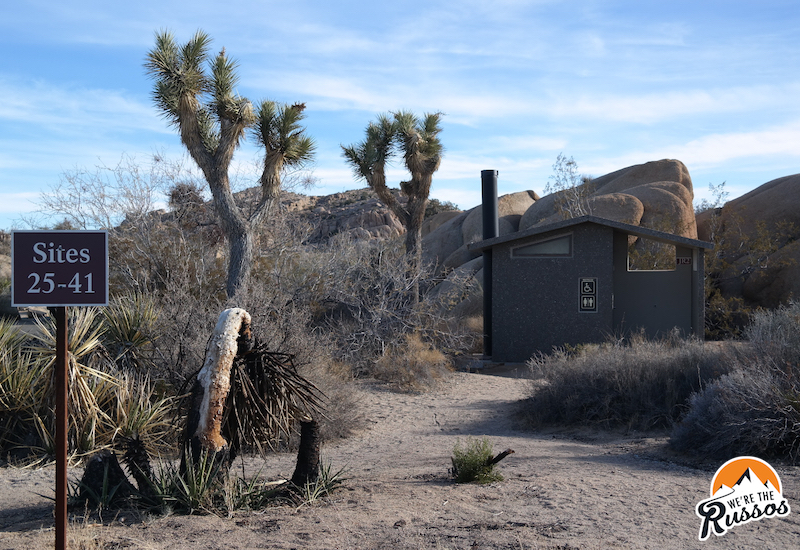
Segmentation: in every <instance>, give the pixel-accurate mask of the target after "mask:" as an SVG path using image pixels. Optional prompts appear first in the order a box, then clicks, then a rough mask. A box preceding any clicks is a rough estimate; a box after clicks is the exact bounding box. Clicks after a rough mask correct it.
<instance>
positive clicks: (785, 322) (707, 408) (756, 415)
mask: <svg viewBox="0 0 800 550" xmlns="http://www.w3.org/2000/svg"><path fill="white" fill-rule="evenodd" d="M746 336H747V337H748V339H749V343H748V345H746V346H745V347H744V348H743V349H742V351H741V352H740V353H738V354H736V355H735V356H733V357H732V358H731V372H730V373H728V374H726V375H725V376H722V377H721V378H720V379H719V380H717V381H715V382H714V383H712V384H710V385H709V386H707V387H705V388H704V389H702V391H698V392H697V393H695V394H694V395H693V396H692V398H691V401H690V410H689V412H688V414H687V415H686V417H685V418H684V419H683V421H682V422H681V423H680V424H679V425H678V426H676V427H675V429H674V431H673V433H672V438H671V441H670V445H671V447H672V448H673V449H675V450H677V451H680V452H686V453H691V454H694V455H697V456H700V457H704V458H708V459H715V460H720V459H727V458H731V457H734V456H737V455H756V456H764V457H779V458H785V459H788V460H790V461H791V462H793V463H796V462H798V460H799V459H800V306H798V305H797V304H793V305H790V306H786V307H782V308H779V309H777V310H774V311H759V312H757V313H756V314H754V316H753V322H752V324H751V325H750V326H749V327H748V329H747V330H746Z"/></svg>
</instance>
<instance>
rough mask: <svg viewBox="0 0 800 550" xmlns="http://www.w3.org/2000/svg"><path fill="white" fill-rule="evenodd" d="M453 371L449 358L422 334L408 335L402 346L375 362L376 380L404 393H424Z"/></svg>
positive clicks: (401, 343)
mask: <svg viewBox="0 0 800 550" xmlns="http://www.w3.org/2000/svg"><path fill="white" fill-rule="evenodd" d="M450 371H451V362H450V359H449V358H448V357H447V356H446V355H445V354H443V353H442V352H441V351H439V350H438V349H436V348H435V347H434V346H433V345H431V344H429V343H427V342H424V341H423V340H422V338H421V337H420V335H419V334H415V333H412V334H406V335H405V336H404V338H403V340H402V342H400V343H399V344H395V345H392V346H390V347H389V348H388V349H387V350H386V353H385V354H384V355H383V356H382V357H380V358H379V359H378V361H377V362H376V363H375V367H374V370H373V373H374V375H375V378H377V379H378V380H383V381H385V382H389V383H390V384H392V385H393V386H395V387H396V388H398V389H400V390H402V391H422V390H425V389H428V388H430V387H432V386H433V385H435V384H436V383H437V382H438V381H440V380H441V379H442V378H443V377H444V376H446V375H447V374H449V373H450Z"/></svg>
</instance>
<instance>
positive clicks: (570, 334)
mask: <svg viewBox="0 0 800 550" xmlns="http://www.w3.org/2000/svg"><path fill="white" fill-rule="evenodd" d="M567 233H571V234H572V243H573V249H572V256H571V257H556V258H513V257H512V254H511V250H512V249H513V248H517V247H520V246H525V245H528V244H532V243H534V242H537V241H540V240H544V239H549V238H554V237H558V236H560V235H563V234H567ZM613 233H614V230H613V229H611V228H609V227H605V226H600V225H594V224H581V225H577V226H573V227H570V228H568V229H565V230H556V231H553V232H549V233H545V234H540V235H536V236H534V237H531V238H529V239H520V240H515V241H513V242H510V243H503V244H499V245H497V246H495V247H494V249H493V264H494V266H493V270H494V281H493V284H492V289H493V298H492V299H493V307H492V310H493V311H492V360H493V361H496V362H523V361H527V360H528V359H529V358H530V357H531V356H532V355H534V354H535V353H536V352H537V351H540V350H541V351H550V350H552V348H553V347H554V346H563V345H565V344H570V345H576V344H581V343H586V342H599V341H603V340H605V338H606V337H607V335H608V334H609V333H610V332H611V330H612V326H613V324H612V321H613V310H612V293H613V260H612V258H613ZM584 277H591V278H596V279H597V312H594V313H584V312H580V311H579V303H580V289H579V281H580V279H581V278H584Z"/></svg>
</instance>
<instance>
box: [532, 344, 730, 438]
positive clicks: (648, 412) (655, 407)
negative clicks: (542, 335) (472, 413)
mask: <svg viewBox="0 0 800 550" xmlns="http://www.w3.org/2000/svg"><path fill="white" fill-rule="evenodd" d="M529 366H530V368H531V370H532V371H533V373H534V374H535V375H538V377H539V378H540V379H539V380H534V381H532V382H531V395H530V397H529V398H528V400H527V402H526V404H525V413H524V415H525V417H526V418H527V420H528V422H530V423H531V424H532V425H534V426H542V425H548V424H550V425H552V424H558V425H584V426H598V427H602V428H616V427H623V428H627V429H634V430H648V429H654V428H668V427H670V426H671V425H672V424H673V423H674V422H677V421H678V420H679V419H680V418H681V417H682V416H683V414H685V413H686V410H687V401H688V399H689V397H690V396H691V395H692V393H693V392H696V391H698V390H699V389H701V388H702V387H703V386H704V385H705V384H707V383H709V382H710V381H711V380H714V379H716V378H718V377H719V376H720V375H722V374H723V373H724V372H725V366H724V365H723V364H721V363H720V362H719V360H718V357H717V354H716V353H714V352H712V351H710V350H707V349H705V348H704V347H703V343H702V342H700V341H698V340H685V339H682V338H680V337H679V336H678V335H677V334H673V335H671V336H670V337H668V338H664V339H662V340H648V339H647V338H646V337H645V336H644V335H641V334H639V335H635V336H634V337H632V338H631V341H630V343H629V344H628V345H624V344H620V343H618V342H609V343H607V344H602V345H587V346H582V347H580V348H578V349H577V350H573V351H568V350H565V349H558V350H556V351H554V352H553V353H552V354H550V355H544V354H542V355H539V356H536V357H534V358H533V359H531V360H530V362H529Z"/></svg>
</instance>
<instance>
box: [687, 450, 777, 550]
mask: <svg viewBox="0 0 800 550" xmlns="http://www.w3.org/2000/svg"><path fill="white" fill-rule="evenodd" d="M781 490H782V487H781V479H780V477H778V473H777V472H776V471H775V470H774V469H773V468H772V466H770V465H769V464H767V463H766V462H765V461H763V460H761V459H760V458H756V457H754V456H740V457H737V458H734V459H732V460H729V461H728V462H726V463H725V464H723V465H722V466H720V468H719V469H718V470H717V473H716V474H714V478H713V479H712V481H711V491H710V493H711V498H708V499H705V500H702V501H700V502H699V503H698V504H697V508H695V513H696V514H697V516H698V517H699V518H700V540H706V539H707V538H708V537H709V536H711V534H712V533H713V534H715V535H717V536H720V537H721V536H722V535H724V534H725V533H726V532H727V531H728V529H731V528H732V527H735V526H736V525H742V524H745V523H748V522H750V521H756V520H760V519H767V518H771V517H776V516H777V517H785V516H788V515H789V512H790V511H791V510H790V508H789V503H788V502H787V501H786V499H785V498H783V494H782V492H781Z"/></svg>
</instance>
